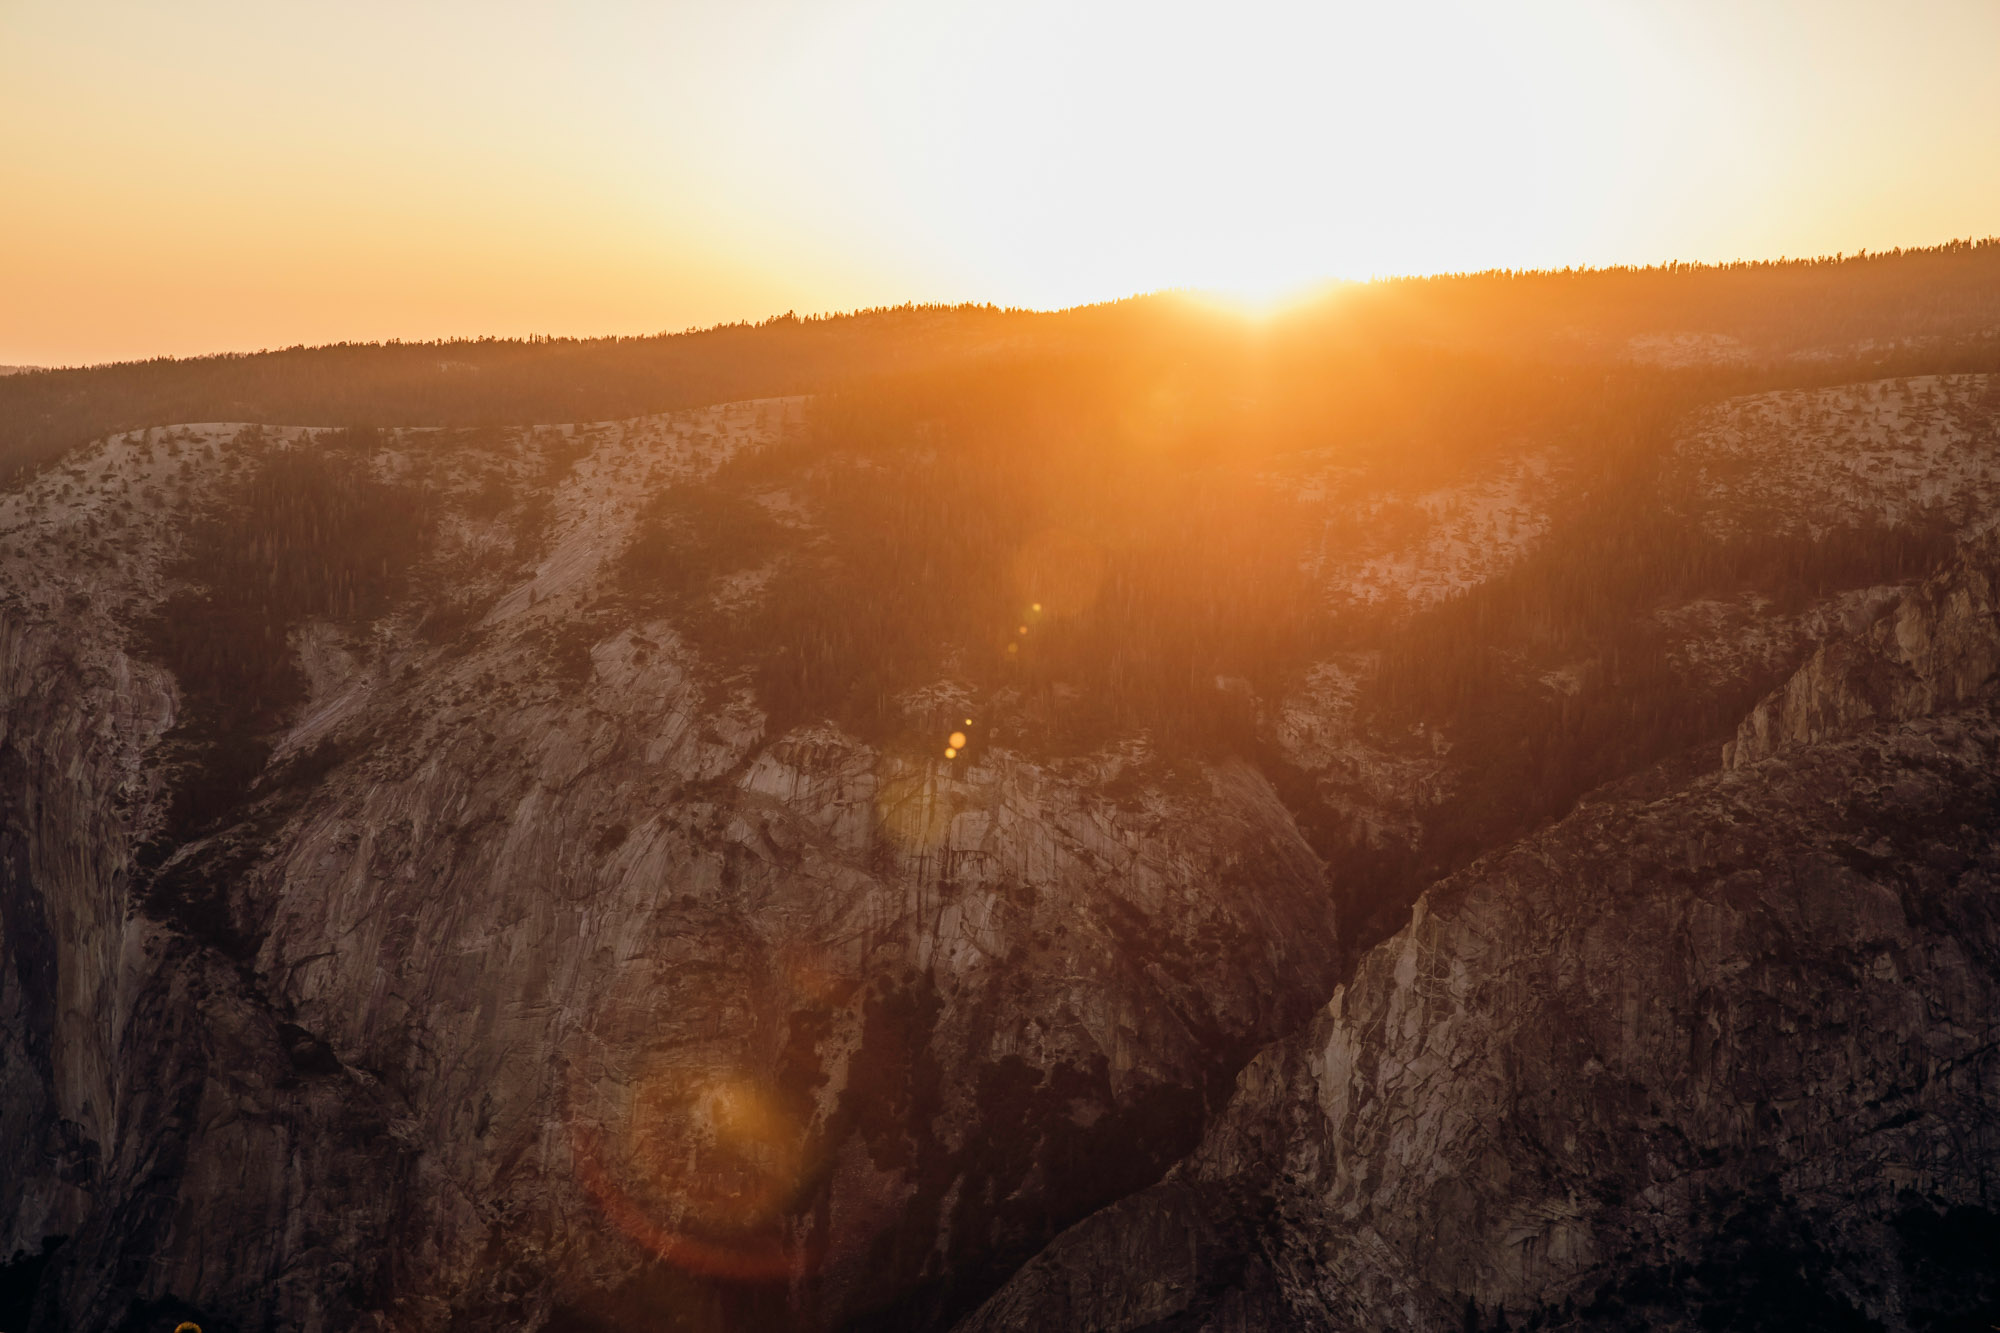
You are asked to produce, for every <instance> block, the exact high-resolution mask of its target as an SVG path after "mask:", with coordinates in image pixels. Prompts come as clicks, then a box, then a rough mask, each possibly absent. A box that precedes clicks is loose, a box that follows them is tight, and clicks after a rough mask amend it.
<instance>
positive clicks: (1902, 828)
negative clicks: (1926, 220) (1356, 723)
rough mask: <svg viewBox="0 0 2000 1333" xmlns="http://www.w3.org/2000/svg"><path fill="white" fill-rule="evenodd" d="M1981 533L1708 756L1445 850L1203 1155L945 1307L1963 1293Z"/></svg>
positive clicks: (1285, 1318) (1443, 1311)
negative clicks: (1647, 783)
mask: <svg viewBox="0 0 2000 1333" xmlns="http://www.w3.org/2000/svg"><path fill="white" fill-rule="evenodd" d="M1995 557H1996V551H1995V547H1994V545H1993V543H1992V542H1991V540H1990V539H1989V540H1986V541H1981V542H1977V543H1973V544H1971V545H1969V546H1968V547H1967V549H1966V551H1965V553H1964V556H1963V558H1962V559H1961V561H1960V562H1958V563H1957V564H1956V565H1955V566H1954V567H1953V568H1951V569H1949V570H1947V571H1945V572H1944V573H1942V574H1940V575H1939V576H1938V577H1937V578H1935V579H1933V580H1931V581H1930V582H1929V583H1927V584H1925V585H1924V586H1923V587H1922V588H1920V589H1918V590H1917V591H1915V592H1914V593H1912V594H1911V595H1910V596H1909V597H1908V598H1906V599H1905V600H1904V601H1903V602H1902V604H1901V605H1900V606H1899V607H1898V608H1896V610H1895V611H1894V612H1892V613H1891V614H1890V615H1889V616H1888V617H1887V618H1885V619H1884V620H1883V621H1882V622H1880V623H1879V624H1878V625H1877V626H1875V627H1874V628H1873V629H1872V630H1871V631H1869V632H1868V633H1867V634H1865V635H1863V636H1862V637H1860V638H1859V639H1858V640H1856V641H1853V642H1850V643H1846V644H1840V645H1829V646H1828V647H1827V648H1825V649H1823V650H1822V651H1821V652H1820V654H1819V655H1818V656H1816V657H1815V658H1814V659H1813V661H1812V662H1811V663H1810V664H1809V665H1808V666H1806V667H1805V668H1803V669H1802V670H1801V671H1800V672H1799V673H1798V675H1797V676H1796V677H1795V678H1794V679H1793V680H1792V681H1791V682H1790V683H1789V684H1788V685H1787V686H1786V687H1785V689H1783V690H1782V691H1780V692H1779V693H1778V694H1777V695H1775V696H1774V697H1773V698H1772V699H1770V700H1767V701H1766V702H1765V704H1764V705H1762V706H1761V707H1760V708H1759V710H1758V714H1757V718H1765V719H1777V720H1778V722H1777V723H1776V724H1773V723H1771V722H1769V721H1767V722H1766V723H1765V724H1764V725H1762V726H1758V725H1756V722H1757V718H1753V719H1752V721H1751V722H1746V724H1745V729H1744V733H1743V734H1744V739H1739V741H1738V742H1737V744H1736V746H1735V749H1734V762H1733V764H1732V766H1731V767H1730V769H1729V770H1728V771H1725V772H1722V773H1719V774H1714V775H1711V776H1708V777H1705V778H1701V779H1699V780H1697V781H1695V782H1693V783H1692V784H1691V785H1688V786H1686V787H1684V788H1682V789H1680V790H1678V791H1676V792H1674V793H1672V794H1670V795H1668V796H1666V797H1664V798H1663V799H1657V800H1653V801H1649V802H1641V801H1616V800H1613V801H1608V802H1598V803H1586V804H1585V805H1584V806H1583V807H1582V808H1580V809H1579V810H1577V811H1576V812H1575V813H1573V814H1572V815H1571V816H1569V817H1568V818H1567V819H1565V820H1563V821H1561V822H1559V823H1558V824H1556V825H1554V826H1553V827H1551V828H1549V829H1548V830H1546V831H1545V832H1543V833H1541V834H1538V835H1536V836H1534V837H1531V838H1529V839H1527V840H1526V841H1524V842H1522V843H1520V844H1519V845H1517V846H1515V847H1513V848H1511V849H1509V850H1507V851H1505V852H1502V853H1499V854H1496V855H1492V856H1489V857H1487V858H1485V859H1483V860H1481V861H1480V862H1478V863H1477V864H1475V865H1473V866H1472V867H1470V868H1468V869H1467V870H1465V871H1463V872H1461V873H1459V874H1457V875H1455V876H1453V877H1452V878H1451V879H1449V880H1447V881H1446V882H1444V883H1441V884H1439V885H1438V886H1436V887H1434V888H1433V889H1432V890H1431V891H1430V892H1429V893H1428V894H1426V895H1425V897H1424V899H1423V900H1422V901H1421V902H1420V903H1419V904H1418V907H1417V910H1416V912H1415V914H1414V917H1413V919H1412V921H1411V922H1410V924H1409V926H1408V927H1407V928H1406V929H1405V930H1403V931H1402V932H1401V933H1400V934H1398V935H1396V936H1395V937H1394V938H1393V939H1391V940H1390V941H1388V942H1387V943H1386V944H1384V945H1382V946H1380V947H1378V948H1377V949H1375V950H1374V951H1372V952H1371V953H1370V954H1369V955H1367V957H1366V958H1365V959H1364V960H1363V962H1362V965H1361V967H1360V969H1359V971H1358V973H1357V975H1355V976H1354V977H1353V979H1352V980H1351V981H1349V982H1348V983H1347V984H1346V985H1344V986H1342V987H1341V988H1340V989H1339V990H1337V991H1336V992H1335V994H1334V997H1333V999H1332V1001H1331V1002H1330V1003H1329V1004H1328V1005H1327V1006H1326V1008H1325V1010H1324V1011H1323V1012H1322V1013H1321V1014H1320V1015H1319V1016H1318V1017H1317V1018H1316V1019H1315V1020H1314V1021H1313V1022H1312V1023H1311V1024H1310V1025H1309V1026H1308V1027H1307V1028H1306V1029H1305V1030H1303V1031H1302V1032H1301V1033H1299V1034H1298V1035H1297V1036H1295V1037H1293V1038H1291V1039H1288V1040H1286V1041H1284V1042H1281V1043H1279V1044H1278V1045H1276V1046H1275V1047H1273V1048H1272V1049H1271V1050H1268V1051H1266V1052H1264V1053H1263V1054H1261V1055H1260V1056H1259V1057H1258V1058H1257V1059H1256V1060H1255V1061H1253V1062H1252V1063H1251V1065H1250V1066H1248V1067H1247V1068H1246V1069H1245V1071H1244V1073H1243V1074H1242V1076H1241V1077H1240V1079H1239V1082H1238V1085H1237V1092H1236V1097H1235V1100H1234V1101H1233V1102H1232V1103H1231V1105H1230V1107H1229V1109H1228V1111H1227V1112H1226V1113H1225V1114H1224V1115H1223V1116H1222V1117H1221V1118H1220V1119H1219V1120H1218V1122H1217V1123H1216V1124H1215V1125H1214V1126H1213V1127H1212V1128H1211V1130H1210V1131H1209V1133H1208V1134H1207V1136H1206V1138H1205V1139H1204V1141H1203V1143H1202V1146H1201V1148H1200V1149H1199V1150H1198V1151H1197V1152H1196V1153H1195V1154H1193V1155H1192V1156H1191V1157H1190V1158H1189V1159H1187V1160H1186V1161H1185V1162H1183V1163H1182V1164H1181V1165H1179V1166H1178V1167H1176V1168H1175V1170H1174V1171H1173V1172H1172V1173H1170V1175H1169V1176H1168V1178H1167V1179H1166V1180H1165V1181H1164V1182H1162V1183H1161V1184H1160V1185H1158V1186H1155V1187H1153V1188H1152V1189H1149V1190H1147V1191H1145V1192H1143V1193H1141V1194H1139V1195H1137V1196H1135V1197H1133V1198H1131V1199H1127V1200H1124V1201H1121V1202H1120V1203H1119V1204H1117V1205H1115V1206H1114V1207H1112V1208H1110V1209H1107V1210H1105V1211H1104V1212H1102V1213H1100V1214H1098V1215H1097V1216H1096V1217H1093V1218H1091V1219H1090V1220H1088V1221H1086V1222H1084V1223H1081V1224H1079V1225H1078V1226H1076V1227H1074V1228H1072V1229H1071V1230H1069V1231H1068V1232H1066V1233H1065V1234H1064V1235H1063V1236H1062V1237H1061V1238H1060V1239H1058V1240H1057V1241H1056V1242H1055V1243H1054V1244H1053V1245H1051V1246H1050V1247H1049V1249H1048V1250H1046V1251H1045V1252H1044V1253H1043V1254H1041V1255H1040V1256H1038V1257H1037V1258H1036V1259H1035V1260H1034V1261H1032V1262H1031V1263H1030V1264H1028V1265H1027V1266H1026V1267H1025V1268H1024V1269H1023V1271H1022V1272H1021V1273H1019V1274H1017V1275H1016V1277H1015V1278H1014V1279H1013V1280H1012V1281H1010V1283H1009V1284H1008V1286H1007V1287H1006V1288H1004V1289H1003V1290H1002V1291H1001V1292H1000V1293H998V1294H997V1295H996V1296H995V1297H994V1298H993V1299H992V1300H990V1301H989V1302H988V1303H987V1304H986V1305H985V1306H984V1307H983V1308H982V1309H981V1310H980V1311H979V1312H978V1314H977V1315H976V1316H974V1317H973V1318H971V1319H969V1320H967V1321H965V1322H964V1323H963V1324H962V1325H961V1326H960V1327H961V1328H962V1329H964V1330H998V1329H1020V1328H1058V1327H1059V1328H1077V1329H1085V1328H1087V1329H1107V1330H1108V1329H1139V1328H1162V1329H1163V1328H1176V1329H1181V1328H1185V1329H1216V1330H1222V1329H1254V1328H1364V1327H1366V1328H1375V1327H1381V1326H1384V1325H1387V1326H1391V1327H1397V1328H1411V1329H1447V1328H1453V1329H1456V1328H1463V1327H1472V1326H1479V1327H1488V1326H1499V1323H1500V1321H1501V1320H1502V1319H1503V1317H1504V1318H1505V1319H1510V1320H1514V1321H1521V1320H1524V1319H1525V1320H1527V1321H1528V1326H1537V1327H1554V1328H1567V1327H1583V1326H1590V1327H1604V1326H1610V1327H1627V1328H1696V1327H1707V1328H1714V1327H1727V1328H1756V1327H1768V1328H1795V1327H1855V1328H1862V1327H1879V1328H1890V1329H1902V1328H1921V1327H1935V1326H1947V1325H1946V1324H1945V1323H1944V1322H1943V1321H1949V1320H1953V1319H1974V1318H1975V1317H1976V1319H1977V1320H1978V1321H1986V1320H1990V1319H1991V1317H1992V1315H1993V1312H1994V1310H1995V1309H1996V1308H2000V1307H1996V1306H1995V1304H1994V1302H1995V1301H1996V1300H2000V1283H1996V1281H1995V1278H1994V1274H1995V1273H1996V1271H2000V1269H1996V1268H1995V1266H1994V1265H1993V1258H1992V1257H1993V1254H1994V1253H1995V1250H1994V1248H1993V1247H1994V1242H1995V1240H1996V1239H2000V1214H1996V1212H1995V1209H1996V1206H1997V1205H1996V1198H1995V1192H1994V1191H1995V1186H1994V1181H1995V1179H1996V1172H2000V910H1996V904H2000V897H1996V889H2000V718H1996V713H1995V708H1994V697H1993V694H1994V691H1993V689H1992V687H1991V684H1990V681H1991V678H1992V675H1993V662H1994V649H1993V645H1994V643H1995V642H1996V639H1995V629H1996V626H1995V621H1994V607H1993V602H1992V598H1991V592H1990V589H1991V588H1992V580H1993V578H1994V575H1995V572H1996V559H1995ZM1885 670H1894V671H1896V672H1899V673H1901V674H1900V675H1899V676H1898V677H1897V680H1898V682H1899V684H1898V685H1897V686H1896V687H1895V688H1893V689H1891V690H1890V691H1889V692H1888V693H1887V694H1886V695H1884V694H1883V693H1882V691H1881V688H1880V679H1879V678H1880V676H1881V674H1882V672H1883V671H1885ZM1857 699H1859V700H1864V701H1866V703H1865V705H1858V704H1856V703H1854V702H1853V701H1854V700H1857ZM1884 699H1887V700H1888V702H1887V703H1884V702H1882V701H1883V700H1884ZM1795 719H1811V720H1810V721H1798V720H1795ZM1871 724H1872V725H1871ZM1770 737H1782V738H1784V739H1785V740H1788V741H1791V742H1793V743H1792V744H1789V745H1786V746H1783V747H1782V748H1778V747H1774V746H1773V745H1771V743H1770V742H1769V741H1768V740H1767V739H1765V738H1770ZM1755 747H1763V748H1761V749H1758V748H1755ZM1774 749H1775V753H1773V750H1774ZM1509 1326H1515V1327H1519V1326H1521V1324H1520V1323H1519V1322H1516V1323H1514V1324H1511V1325H1509ZM1948 1326H1954V1327H1956V1326H1960V1325H1958V1324H1950V1325H1948ZM1963 1326H1967V1327H1970V1326H1973V1324H1970V1323H1968V1324H1965V1325H1963Z"/></svg>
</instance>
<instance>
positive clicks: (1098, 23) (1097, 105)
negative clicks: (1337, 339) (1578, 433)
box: [0, 0, 2000, 364]
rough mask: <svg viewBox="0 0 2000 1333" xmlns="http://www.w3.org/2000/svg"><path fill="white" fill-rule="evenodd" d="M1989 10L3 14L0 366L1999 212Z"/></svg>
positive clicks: (605, 6)
mask: <svg viewBox="0 0 2000 1333" xmlns="http://www.w3.org/2000/svg"><path fill="white" fill-rule="evenodd" d="M1996 49H2000V6H1995V5H1993V4H1990V3H1985V2H1984V0H1959V2H1956V3H1950V2H1940V3H1929V4H1923V5H1917V6H1882V5H1872V4H1860V3H1855V2H1854V0H1837V2H1834V3H1819V4H1810V5H1808V4H1803V3H1762V4H1758V3H1748V4H1746V3H1724V2H1723V0H1646V2H1644V3H1633V4H1627V5H1603V4H1596V3H1590V2H1589V0H1529V2H1528V3H1524V4H1521V5H1509V6H1500V5H1492V4H1484V3H1474V2H1473V0H1452V2H1447V3H1428V4H1412V5H1383V4H1305V3H1296V4H1275V3H1245V4H1238V5H1228V6H1222V5H1192V4H1174V3H1166V4H1160V3H1146V4H1140V3H1137V0H1119V2H1118V3H1099V4H1073V3H1065V4H1058V3H1053V2H1052V0H1024V2H1023V3H1019V4H1013V5H1005V6H996V5H975V4H972V3H970V2H969V0H833V2H827V3H822V2H820V0H814V2H813V3H806V2H805V0H783V2H781V0H742V3H735V4H728V5H722V4H710V5H696V4H688V3H638V2H637V0H632V2H630V3H614V2H612V0H596V2H595V3H583V4H578V5H569V6H539V5H527V4H518V3H503V2H498V0H488V2H487V3H480V4H473V3H471V0H450V2H443V0H439V2H434V3H417V4H405V3H398V4H389V3H386V2H378V3H366V2H363V3H357V4H353V5H343V6H340V7H338V8H337V9H328V8H315V7H310V6H298V5H257V4H250V3H247V0H193V2H192V3H189V4H183V5H152V4H139V3H129V2H127V3H118V2H114V0H65V2H64V3H55V0H17V3H13V4H9V5H7V6H4V7H0V117H4V119H5V123H6V124H7V125H8V126H9V130H10V132H9V134H8V135H7V137H6V139H5V141H4V146H0V179H4V181H5V184H6V207H5V208H4V209H0V291H4V292H5V293H6V296H7V299H6V300H5V301H4V302H0V364H11V363H30V364H34V363H71V362H84V361H92V360H101V359H106V358H115V357H132V356H140V355H148V354H154V353H162V352H172V353H182V354H185V353H196V352H204V351H213V350H222V349H244V348H255V347H258V346H266V345H269V346H279V345H285V344H290V343H295V342H320V341H329V340H339V339H375V338H388V337H403V338H426V337H436V336H441V335H468V334H486V333H491V334H503V335H517V334H524V333H531V332H548V333H566V334H568V333H574V334H587V333H610V332H624V333H637V332H653V331H657V330H660V329H662V328H680V327H686V326H688V325H694V324H705V323H710V322H716V321H723V320H731V319H738V318H758V317H762V316H765V315H768V314H772V313H776V312H779V311H783V310H786V309H795V310H798V311H800V312H801V313H804V312H806V311H814V310H830V309H844V308H852V307H857V306H866V305H879V304H894V303H900V302H902V301H906V300H918V301H926V300H945V301H957V300H977V301H994V302H998V303H1002V304H1016V305H1033V306H1062V305H1070V304H1076V303H1081V302H1087V301H1094V300H1101V299H1107V298H1112V297H1117V296H1122V295H1128V294H1131V293H1133V292H1138V291H1147V290H1157V289H1160V288H1165V287H1184V288H1196V289H1210V290H1215V291H1219V292H1221V293H1224V294H1225V295H1227V296H1228V297H1229V298H1230V299H1232V300H1235V301H1238V302H1249V303H1251V304H1252V305H1253V306H1254V305H1256V304H1258V303H1263V304H1268V303H1269V302H1270V300H1272V299H1273V298H1275V297H1276V296H1278V295H1281V294H1284V293H1289V292H1293V291H1297V290H1301V289H1302V288H1304V287H1306V286H1309V285H1310V284H1313V283H1315V282H1320V281H1323V280H1325V279H1329V278H1341V277H1367V276H1369V275H1371V274H1378V273H1391V272H1396V273H1403V272H1436V271H1444V270H1454V269H1465V268H1481V267H1493V266H1560V265H1563V264H1571V263H1598V264H1601V263H1619V262H1646V261H1652V260H1665V259H1669V258H1681V259H1708V260H1717V259H1731V258H1737V257H1774V256H1777V255H1780V254H1787V253H1789V254H1803V253H1819V252H1826V253H1831V252H1834V251H1840V250H1845V251H1850V252H1851V251H1853V250H1855V249H1858V248H1870V249H1881V248H1886V247H1889V246H1895V245H1917V244H1931V243H1935V242H1938V241H1941V240H1945V239H1949V238H1951V237H1954V236H1969V235H1985V234H1988V233H1991V232H1994V231H2000V173H1996V172H1994V171H1993V170H1991V165H1992V164H1993V163H1994V162H1996V161H2000V80H1995V79H1993V78H1991V77H1989V74H1990V71H1989V70H1988V69H1987V65H1988V64H1989V63H1990V59H1991V54H1992V52H1993V51H1995V50H1996Z"/></svg>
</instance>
